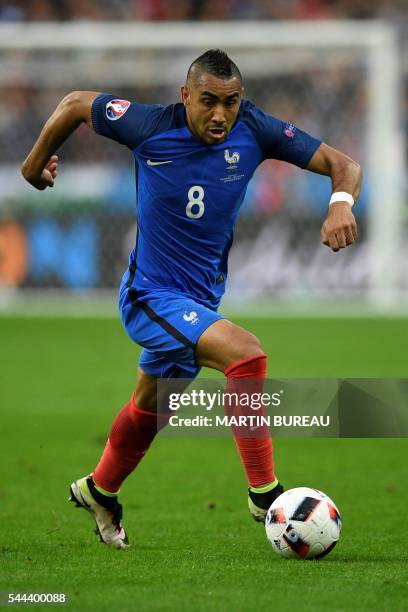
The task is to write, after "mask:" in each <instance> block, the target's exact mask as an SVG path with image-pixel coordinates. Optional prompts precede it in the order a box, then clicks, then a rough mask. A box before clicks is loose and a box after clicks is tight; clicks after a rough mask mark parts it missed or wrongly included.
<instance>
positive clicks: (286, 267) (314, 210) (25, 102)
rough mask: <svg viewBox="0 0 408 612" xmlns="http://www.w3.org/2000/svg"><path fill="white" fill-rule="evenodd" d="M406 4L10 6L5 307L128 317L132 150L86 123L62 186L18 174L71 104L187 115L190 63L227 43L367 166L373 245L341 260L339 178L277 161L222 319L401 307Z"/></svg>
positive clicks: (67, 158) (244, 236) (240, 239)
mask: <svg viewBox="0 0 408 612" xmlns="http://www.w3.org/2000/svg"><path fill="white" fill-rule="evenodd" d="M406 8H407V6H406V3H405V2H403V1H401V2H397V1H394V2H385V1H380V0H377V1H370V0H353V1H350V0H285V1H274V2H268V1H267V0H254V1H252V2H244V1H243V0H224V1H222V2H221V1H220V0H199V1H194V0H179V1H177V2H167V1H165V0H109V1H105V0H102V1H96V0H61V1H59V2H54V1H51V0H32V1H30V0H27V1H23V0H20V1H18V0H1V1H0V53H1V62H0V66H1V68H0V91H1V97H0V105H1V113H0V143H1V144H0V310H2V311H3V312H10V311H13V312H18V313H19V312H27V311H29V312H30V314H32V313H34V312H36V311H37V312H43V311H46V312H47V313H48V314H49V313H50V312H51V313H52V312H59V311H61V310H62V311H64V312H69V311H71V312H76V313H78V314H86V312H87V309H89V310H91V311H92V312H95V304H96V305H97V310H99V311H100V312H102V313H104V314H106V313H111V312H112V313H115V312H116V305H115V302H116V291H117V286H118V283H119V280H120V277H121V275H122V273H123V271H124V269H125V267H126V264H127V258H128V254H129V251H130V249H131V248H132V246H133V243H134V238H135V233H136V205H135V185H134V178H133V175H134V170H133V161H132V156H131V153H130V152H129V151H128V150H127V149H125V148H123V147H120V146H119V145H117V144H116V143H112V142H110V141H108V140H106V139H103V140H102V139H101V138H100V137H97V136H96V135H95V134H93V133H92V132H91V131H90V130H88V129H87V128H86V127H82V128H80V129H79V130H78V131H77V132H76V133H75V134H74V136H73V137H72V138H71V139H70V140H69V141H68V142H67V143H66V144H65V145H64V146H63V148H62V149H61V151H60V158H61V165H60V172H59V177H58V181H57V185H56V187H55V189H54V190H47V191H46V192H37V191H35V190H34V189H33V188H31V187H30V186H29V185H27V184H25V183H24V180H23V179H22V177H21V176H20V175H19V166H20V164H21V162H22V160H23V159H24V157H25V156H26V155H27V153H28V151H29V150H30V148H31V146H32V144H33V143H34V140H35V138H36V136H37V135H38V133H39V130H40V129H41V126H42V125H43V123H44V122H45V120H46V119H47V117H48V116H49V114H50V113H51V112H52V110H53V109H54V108H55V106H56V104H57V103H58V101H59V100H60V99H61V98H62V97H63V96H64V95H65V94H66V93H67V92H68V91H71V90H74V89H93V90H97V91H98V90H101V91H109V92H111V93H113V94H114V95H116V96H119V97H123V98H129V99H137V100H139V101H141V102H145V103H155V102H159V103H163V104H167V103H171V102H175V101H178V99H179V86H180V84H182V82H183V79H184V76H185V72H186V69H187V67H188V65H189V64H190V62H191V60H192V59H193V58H194V57H196V56H197V55H199V54H200V53H201V52H202V51H203V50H205V49H206V48H209V47H214V46H217V47H221V48H225V49H226V50H228V51H229V52H230V53H231V55H232V56H233V57H234V59H236V61H237V63H238V65H240V67H241V69H242V72H243V74H244V80H245V87H246V95H247V97H249V98H251V99H252V100H253V101H254V102H255V103H257V104H259V105H260V106H262V107H263V108H264V109H265V110H266V111H268V112H270V113H271V114H274V115H276V116H278V117H280V118H282V119H285V120H288V121H292V122H294V123H296V124H297V125H298V126H299V127H301V128H303V129H305V130H307V131H309V132H311V133H312V134H314V135H316V136H318V137H321V138H322V139H323V140H325V141H326V142H327V143H329V144H331V145H332V146H334V147H336V148H339V149H340V150H342V151H344V152H345V153H347V154H349V155H350V156H351V157H353V158H354V159H356V160H358V161H359V162H360V163H361V165H362V166H363V168H364V170H365V180H364V188H363V192H362V196H361V199H360V202H359V204H358V207H357V208H356V215H357V217H358V222H359V228H360V240H359V242H358V243H357V244H356V245H355V246H353V247H352V248H350V249H347V250H345V251H342V252H340V253H339V254H333V253H331V252H329V251H328V249H327V248H325V247H324V246H323V245H321V243H320V233H319V232H320V226H321V222H322V219H323V218H324V215H325V211H326V209H327V202H328V198H329V195H330V181H329V180H328V179H327V178H322V177H319V176H316V175H314V174H312V173H308V172H302V171H301V170H299V169H296V168H295V167H292V166H290V165H287V164H283V163H280V162H267V163H265V164H263V165H262V167H261V168H260V169H259V170H258V172H257V173H256V175H255V178H254V180H253V181H252V183H251V184H250V187H249V189H248V193H247V197H246V200H245V203H244V206H243V209H242V212H241V216H240V220H239V223H238V226H237V230H236V240H235V245H234V248H233V251H232V254H231V261H230V278H229V285H228V290H227V298H226V302H225V304H226V308H227V309H232V310H238V311H239V310H240V311H245V312H246V313H248V314H257V313H262V312H268V313H272V312H274V313H276V312H279V311H282V312H284V314H288V313H290V312H291V311H293V312H295V313H299V312H301V313H303V314H304V313H307V312H311V313H316V312H318V313H321V312H324V311H325V312H335V313H336V314H338V313H339V311H341V313H342V314H345V313H347V312H350V313H352V314H356V313H357V312H361V313H362V314H363V315H365V314H367V313H368V312H369V310H370V309H371V310H372V311H373V312H376V313H378V312H379V311H382V312H384V311H385V312H386V313H391V312H395V311H398V313H399V314H401V312H405V307H406V306H407V304H408V300H407V295H408V281H407V277H406V274H405V270H406V269H407V266H408V249H407V247H406V245H404V242H403V237H404V235H405V233H406V228H407V221H408V219H407V201H406V190H405V187H406V185H405V180H406V179H405V174H406V159H404V156H405V140H406V128H407V125H406V119H405V118H404V114H403V112H404V107H405V109H406V106H407V101H408V96H407V83H408V78H407V77H408V53H407V52H408V39H407V37H406V32H407V30H406V25H407V22H408V19H407V15H408V12H407V10H406ZM404 33H405V35H404ZM240 41H241V42H240ZM158 231H159V229H158Z"/></svg>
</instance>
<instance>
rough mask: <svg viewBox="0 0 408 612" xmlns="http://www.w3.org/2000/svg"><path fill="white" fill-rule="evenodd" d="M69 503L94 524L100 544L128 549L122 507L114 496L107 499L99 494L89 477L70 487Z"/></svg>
mask: <svg viewBox="0 0 408 612" xmlns="http://www.w3.org/2000/svg"><path fill="white" fill-rule="evenodd" d="M70 494H71V495H70V498H69V501H72V502H74V503H75V505H76V506H78V507H81V508H84V509H85V510H87V511H88V512H89V513H90V514H92V516H93V518H94V519H95V522H96V527H97V528H96V534H98V535H99V537H100V539H101V542H104V543H105V544H107V545H108V546H112V547H113V548H128V547H129V540H128V538H127V535H126V532H125V530H124V529H123V527H122V524H121V522H120V521H121V519H122V514H123V512H122V506H121V504H119V502H118V499H117V497H116V496H114V497H109V496H107V495H103V494H102V493H100V492H99V491H98V490H97V489H96V488H95V485H94V482H93V480H92V477H91V476H84V478H79V479H78V480H74V482H73V483H72V485H71V487H70Z"/></svg>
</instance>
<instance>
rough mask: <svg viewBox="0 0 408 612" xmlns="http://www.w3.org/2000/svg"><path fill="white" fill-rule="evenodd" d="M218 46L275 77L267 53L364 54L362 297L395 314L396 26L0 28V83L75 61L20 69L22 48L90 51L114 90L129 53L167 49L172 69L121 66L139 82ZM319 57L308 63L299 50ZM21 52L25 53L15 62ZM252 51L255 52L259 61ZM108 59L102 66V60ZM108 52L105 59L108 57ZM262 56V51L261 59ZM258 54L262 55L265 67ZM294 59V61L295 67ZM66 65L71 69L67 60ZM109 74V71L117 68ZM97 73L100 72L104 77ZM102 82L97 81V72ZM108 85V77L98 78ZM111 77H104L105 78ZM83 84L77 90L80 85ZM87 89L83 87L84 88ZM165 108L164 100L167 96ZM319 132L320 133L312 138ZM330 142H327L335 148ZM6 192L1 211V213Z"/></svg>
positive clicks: (47, 79)
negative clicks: (365, 274) (365, 279)
mask: <svg viewBox="0 0 408 612" xmlns="http://www.w3.org/2000/svg"><path fill="white" fill-rule="evenodd" d="M214 47H217V48H218V47H220V48H223V49H225V50H227V51H229V52H231V53H232V54H234V52H236V51H237V50H239V51H240V52H242V55H241V57H240V61H239V62H238V63H239V65H240V67H241V65H242V63H244V65H243V66H242V70H243V73H244V74H245V73H246V72H247V71H251V70H257V72H258V74H259V75H262V72H264V73H267V72H273V71H274V70H275V69H276V68H275V67H274V66H271V65H270V64H269V63H268V61H267V58H268V53H269V52H270V51H271V50H274V52H275V53H278V54H279V53H280V55H278V57H279V60H280V62H282V63H283V64H284V63H285V61H288V64H287V65H288V70H293V69H294V68H293V66H292V63H293V61H292V60H290V61H289V60H288V58H289V55H290V54H293V53H297V56H296V57H297V60H296V61H297V62H298V65H299V66H300V67H301V65H302V61H304V62H305V65H310V63H312V64H313V65H315V66H316V67H319V64H320V65H322V66H325V65H329V64H330V61H331V60H330V54H329V53H327V51H330V50H331V49H334V48H336V49H338V50H339V51H340V52H341V53H344V54H345V56H346V57H350V56H353V55H356V56H358V57H359V58H360V59H359V62H361V63H362V64H364V68H365V70H366V74H367V81H366V83H367V88H366V97H367V106H366V118H365V120H366V123H365V126H364V129H362V138H364V139H365V148H366V151H367V159H366V164H365V167H364V168H363V170H364V173H365V175H366V176H367V177H368V180H369V186H370V191H369V196H368V200H369V209H368V219H369V222H368V232H367V248H368V250H369V251H370V274H369V276H370V280H369V287H368V289H367V291H366V293H365V299H366V300H368V302H370V303H371V305H372V306H374V307H375V308H376V309H377V310H381V309H382V310H385V311H387V310H389V309H392V308H393V307H395V306H398V305H400V304H401V299H402V297H406V289H404V288H401V285H400V283H401V277H402V272H403V271H402V269H401V266H402V260H403V257H402V249H403V244H402V231H403V223H404V222H405V221H406V219H405V217H404V204H405V202H404V197H405V180H404V176H405V168H404V158H403V136H402V130H401V91H400V78H399V71H400V61H399V53H398V45H397V39H396V34H395V31H394V29H393V28H392V26H391V25H389V24H387V23H385V22H380V21H366V22H363V21H318V22H310V21H309V22H293V21H290V22H289V21H288V22H268V23H265V22H207V23H156V24H153V23H65V24H51V23H36V24H1V25H0V54H1V56H2V60H1V67H0V87H3V88H6V87H7V86H8V84H9V83H10V80H11V78H12V74H13V72H12V71H14V74H16V71H17V73H18V74H19V75H20V76H21V74H23V73H24V71H25V70H26V71H28V72H30V74H31V76H30V75H28V74H27V75H26V76H27V78H32V79H34V78H35V79H36V81H37V82H38V83H41V82H42V83H43V85H44V87H46V86H47V83H51V82H53V81H54V82H59V80H62V81H66V83H67V89H68V90H69V89H71V83H70V80H69V78H67V76H66V74H67V65H68V64H69V62H71V61H73V60H72V58H71V57H66V56H64V57H62V58H61V59H58V58H56V59H55V60H54V63H53V65H52V71H48V70H47V65H46V64H45V65H44V64H43V63H42V62H43V59H41V60H38V62H36V60H35V58H34V59H32V61H31V63H30V65H28V64H27V65H26V66H24V61H23V60H21V56H22V57H24V53H25V52H33V51H39V52H47V51H48V52H52V51H53V50H55V51H67V52H72V55H75V54H80V53H82V52H85V53H87V54H88V55H87V57H88V61H89V62H90V65H91V66H93V67H94V68H95V70H97V69H98V66H100V62H101V61H103V66H104V68H103V72H105V74H106V75H108V74H109V71H110V72H111V74H110V76H109V86H111V85H110V84H112V86H113V87H114V85H115V72H116V78H117V71H115V70H114V64H112V65H111V61H112V62H113V60H112V59H111V58H110V57H109V53H108V52H111V53H112V57H114V56H115V54H116V53H121V52H122V51H126V50H130V51H132V50H134V51H139V52H143V51H144V50H166V49H168V50H171V52H172V54H173V55H172V61H171V64H168V63H166V57H162V56H160V57H158V58H157V66H158V68H157V69H155V68H154V65H153V64H152V61H153V60H152V59H151V58H149V57H144V56H143V53H141V56H140V58H138V56H137V55H136V54H135V55H134V56H133V58H131V57H129V60H128V61H122V64H121V66H122V68H121V71H122V77H123V74H128V75H129V80H132V79H133V80H134V82H135V83H137V82H141V83H144V84H146V83H149V81H151V82H153V83H157V81H158V80H159V81H164V82H170V83H171V82H172V80H173V81H174V80H175V81H177V79H178V75H179V74H180V73H181V71H185V69H186V56H185V51H186V50H197V54H198V52H200V51H202V50H205V49H207V48H214ZM304 49H306V50H310V51H313V55H310V54H309V55H307V56H306V57H305V58H303V59H302V50H304ZM15 52H19V53H20V57H19V56H17V58H15V57H14V55H13V54H14V53H15ZM254 52H256V54H257V55H253V53H254ZM101 53H102V54H103V60H101V55H100V54H101ZM107 53H108V55H106V54H107ZM259 54H261V55H259ZM259 57H262V58H263V59H264V61H263V62H259ZM76 61H77V64H76V66H77V74H76V77H77V81H79V82H80V83H83V84H84V83H85V82H86V77H87V74H86V72H88V75H89V67H85V65H83V70H84V72H83V73H81V70H82V67H81V62H80V61H78V60H77V59H76ZM291 62H292V63H291ZM67 63H68V64H67ZM111 68H112V70H111ZM100 72H101V71H100ZM100 76H101V75H100ZM101 80H102V81H103V77H102V78H101ZM107 80H108V79H107ZM76 88H79V87H76ZM82 88H84V87H82ZM163 103H166V100H163ZM316 135H317V136H319V134H316ZM329 144H330V143H329ZM1 205H2V204H1V196H0V210H1Z"/></svg>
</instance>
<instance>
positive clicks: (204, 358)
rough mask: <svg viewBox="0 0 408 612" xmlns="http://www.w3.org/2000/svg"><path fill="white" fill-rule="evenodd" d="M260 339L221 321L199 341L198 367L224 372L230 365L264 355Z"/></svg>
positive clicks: (212, 326)
mask: <svg viewBox="0 0 408 612" xmlns="http://www.w3.org/2000/svg"><path fill="white" fill-rule="evenodd" d="M264 354H265V351H264V350H263V349H262V345H261V343H260V341H259V340H258V338H257V337H256V336H255V335H254V334H251V332H249V331H247V330H246V329H243V328H242V327H239V325H235V323H232V322H231V321H228V320H227V319H220V320H219V321H216V322H215V323H213V324H212V325H211V326H210V327H208V328H207V329H206V330H205V332H204V333H203V334H202V335H201V337H200V338H199V340H198V343H197V348H196V360H197V363H198V365H200V366H206V367H208V368H214V369H216V370H219V371H220V372H224V371H225V370H226V369H227V368H228V367H229V366H230V365H232V364H233V363H236V362H237V361H242V360H243V359H250V358H251V357H257V356H260V355H264Z"/></svg>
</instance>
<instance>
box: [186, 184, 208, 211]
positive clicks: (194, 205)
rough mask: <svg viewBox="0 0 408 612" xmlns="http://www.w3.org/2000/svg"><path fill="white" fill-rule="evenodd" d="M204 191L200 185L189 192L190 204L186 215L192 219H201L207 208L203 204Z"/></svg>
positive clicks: (191, 188)
mask: <svg viewBox="0 0 408 612" xmlns="http://www.w3.org/2000/svg"><path fill="white" fill-rule="evenodd" d="M203 198H204V189H203V188H202V187H200V185H194V186H193V187H190V189H189V190H188V204H187V206H186V215H187V217H189V218H190V219H200V217H202V216H203V214H204V210H205V206H204V202H203Z"/></svg>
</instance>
